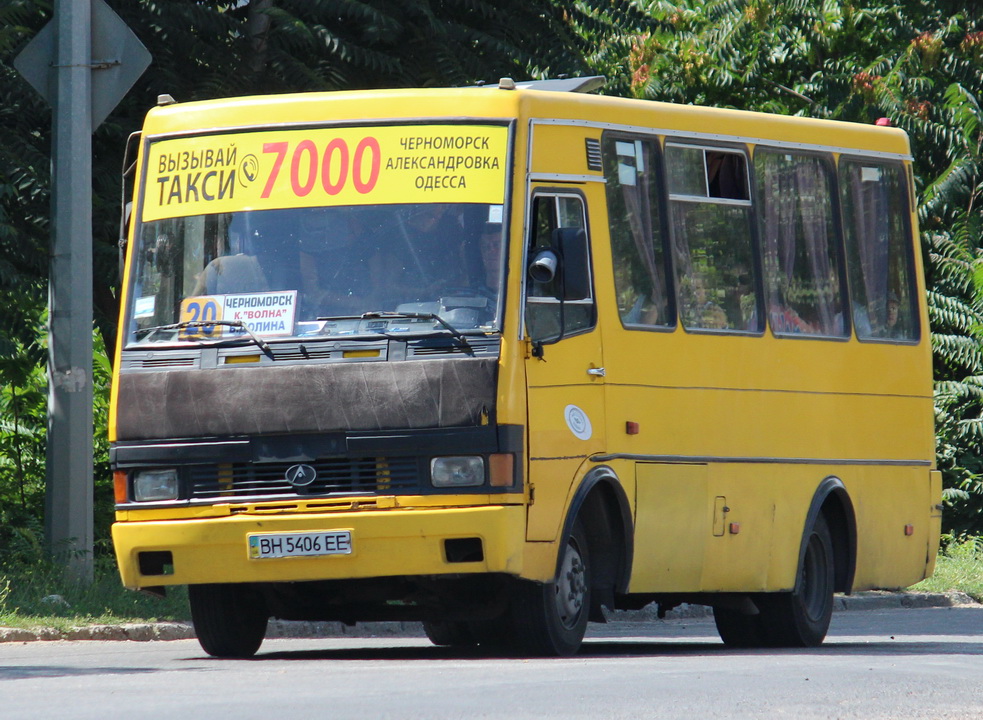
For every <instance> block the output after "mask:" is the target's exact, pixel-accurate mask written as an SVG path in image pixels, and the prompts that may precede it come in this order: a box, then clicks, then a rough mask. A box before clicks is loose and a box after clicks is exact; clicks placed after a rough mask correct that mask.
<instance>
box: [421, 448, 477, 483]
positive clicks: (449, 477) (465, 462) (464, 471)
mask: <svg viewBox="0 0 983 720" xmlns="http://www.w3.org/2000/svg"><path fill="white" fill-rule="evenodd" d="M430 482H431V483H433V486H434V487H469V486H474V485H483V484H484V482H485V461H484V460H483V459H482V458H481V457H478V456H470V455H467V456H463V457H438V458H434V459H432V460H431V461H430Z"/></svg>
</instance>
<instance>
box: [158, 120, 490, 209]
mask: <svg viewBox="0 0 983 720" xmlns="http://www.w3.org/2000/svg"><path fill="white" fill-rule="evenodd" d="M507 156H508V128H506V127H505V126H496V125H398V126H392V127H357V128H354V127H349V128H337V127H332V128H308V129H304V130H260V131H253V132H239V133H226V134H221V135H200V136H194V137H182V138H172V139H166V140H158V141H156V142H153V143H151V144H150V146H149V150H148V153H147V157H146V169H147V171H146V173H145V177H146V185H145V187H144V193H143V210H142V218H143V220H144V221H145V222H146V221H151V220H160V219H163V218H174V217H187V216H190V215H208V214H212V213H222V212H237V211H241V210H267V209H276V208H288V207H321V206H327V205H386V204H396V203H448V202H461V203H487V204H501V203H503V202H504V200H505V173H506V158H507Z"/></svg>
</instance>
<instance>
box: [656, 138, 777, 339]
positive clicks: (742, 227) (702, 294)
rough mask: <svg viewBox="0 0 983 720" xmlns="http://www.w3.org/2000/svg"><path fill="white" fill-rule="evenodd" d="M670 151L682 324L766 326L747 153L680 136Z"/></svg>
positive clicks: (671, 204) (719, 327)
mask: <svg viewBox="0 0 983 720" xmlns="http://www.w3.org/2000/svg"><path fill="white" fill-rule="evenodd" d="M665 154H666V177H667V182H668V185H669V225H670V230H671V237H672V254H673V261H674V263H675V268H676V282H677V290H678V293H679V316H680V319H681V320H682V323H683V327H685V328H686V329H688V330H691V329H697V330H724V331H751V332H760V331H761V330H762V328H763V326H764V323H763V322H762V313H761V312H760V310H759V306H760V303H759V299H758V292H757V287H758V283H757V280H756V270H755V262H754V254H753V250H752V228H751V200H750V192H749V190H748V180H747V178H748V172H747V156H746V155H745V154H744V152H743V150H736V149H735V150H729V149H728V150H725V149H721V148H705V147H698V146H695V145H683V144H678V143H674V142H668V143H666V153H665Z"/></svg>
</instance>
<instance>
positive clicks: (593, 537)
mask: <svg viewBox="0 0 983 720" xmlns="http://www.w3.org/2000/svg"><path fill="white" fill-rule="evenodd" d="M577 518H580V520H581V522H582V523H583V524H584V529H585V530H586V532H587V538H588V541H589V542H590V546H589V547H590V552H591V563H592V565H593V566H594V568H595V569H594V570H593V573H594V579H593V582H592V586H593V587H594V588H595V589H597V590H598V591H599V592H598V593H596V598H595V599H596V600H598V601H600V602H601V603H602V604H604V605H609V606H613V601H614V597H613V595H614V593H619V594H623V593H625V592H626V591H627V589H628V581H629V579H630V578H631V565H632V557H633V555H634V536H635V533H634V522H633V520H632V513H631V505H630V504H629V502H628V497H627V496H626V494H625V491H624V488H623V487H622V486H621V483H620V482H619V480H618V476H617V474H615V472H614V470H612V469H611V468H610V467H608V466H606V465H600V466H598V467H595V468H592V469H591V470H590V471H589V472H588V473H587V474H586V475H585V476H584V478H583V479H582V480H581V481H580V484H579V485H578V487H577V490H576V491H575V492H574V494H573V498H572V499H571V501H570V505H569V507H568V509H567V514H566V518H565V520H564V522H563V534H562V536H561V537H562V538H566V537H569V535H570V532H571V531H572V529H573V524H574V523H575V522H576V521H577ZM559 562H560V558H559V557H558V558H557V571H559Z"/></svg>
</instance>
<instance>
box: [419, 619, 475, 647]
mask: <svg viewBox="0 0 983 720" xmlns="http://www.w3.org/2000/svg"><path fill="white" fill-rule="evenodd" d="M423 631H424V632H425V633H426V634H427V637H428V638H429V639H430V642H432V643H433V644H434V645H447V646H450V647H471V646H473V645H477V644H478V641H477V639H476V638H475V637H474V635H473V634H472V633H471V628H470V627H469V626H468V623H466V622H464V621H463V620H455V621H451V622H445V621H442V620H425V621H424V623H423Z"/></svg>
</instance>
